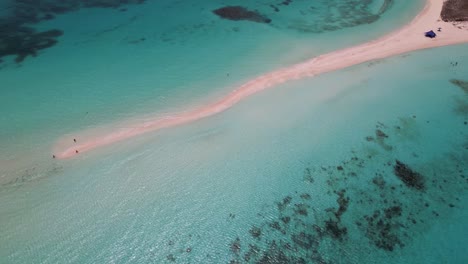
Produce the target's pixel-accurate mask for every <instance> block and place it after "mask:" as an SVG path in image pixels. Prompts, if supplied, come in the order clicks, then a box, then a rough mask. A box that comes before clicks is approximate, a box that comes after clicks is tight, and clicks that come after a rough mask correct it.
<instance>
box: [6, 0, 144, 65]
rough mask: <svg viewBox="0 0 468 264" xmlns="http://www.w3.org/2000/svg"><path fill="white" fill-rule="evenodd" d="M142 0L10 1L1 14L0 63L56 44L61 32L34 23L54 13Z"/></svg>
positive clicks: (109, 6)
mask: <svg viewBox="0 0 468 264" xmlns="http://www.w3.org/2000/svg"><path fill="white" fill-rule="evenodd" d="M143 2H145V0H89V1H84V0H68V1H60V0H35V1H12V2H11V3H10V4H9V5H8V9H7V11H6V12H5V15H4V16H3V17H0V63H1V62H2V60H1V59H2V58H3V57H5V56H9V55H13V56H16V58H15V61H16V63H20V62H22V61H24V59H25V58H26V57H28V56H33V57H34V56H37V55H38V52H39V51H40V50H43V49H47V48H50V47H52V46H54V45H56V44H57V43H58V37H60V36H61V35H62V34H63V33H64V32H63V31H61V30H59V29H51V30H46V31H41V32H38V31H37V30H36V29H34V27H33V25H34V24H36V23H39V22H41V21H44V20H50V19H54V18H55V16H56V15H59V14H64V13H67V12H72V11H76V10H78V9H80V8H90V7H99V8H119V7H120V6H123V5H127V4H141V3H143Z"/></svg>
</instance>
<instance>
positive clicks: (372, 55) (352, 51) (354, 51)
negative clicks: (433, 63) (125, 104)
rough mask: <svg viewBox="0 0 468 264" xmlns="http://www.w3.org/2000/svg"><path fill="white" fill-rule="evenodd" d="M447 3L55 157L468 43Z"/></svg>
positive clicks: (84, 140) (63, 145)
mask: <svg viewBox="0 0 468 264" xmlns="http://www.w3.org/2000/svg"><path fill="white" fill-rule="evenodd" d="M443 2H444V1H443V0H427V1H426V5H425V7H424V9H423V10H422V11H421V13H420V14H418V16H417V17H416V18H415V19H414V20H413V21H412V22H411V23H409V24H408V25H406V26H404V27H403V28H401V29H399V30H397V31H394V32H392V33H390V34H388V35H386V36H384V37H382V38H379V39H376V40H374V41H370V42H367V43H364V44H361V45H358V46H353V47H350V48H346V49H342V50H338V51H334V52H331V53H327V54H323V55H321V56H318V57H315V58H312V59H310V60H307V61H305V62H302V63H299V64H296V65H292V66H290V67H287V68H283V69H279V70H277V71H273V72H270V73H267V74H264V75H261V76H259V77H257V78H255V79H252V80H251V81H248V82H247V83H245V84H243V85H241V86H240V87H238V88H236V89H235V90H234V91H233V92H231V93H230V94H228V95H227V96H226V97H224V98H222V99H220V100H219V101H217V102H215V103H213V104H210V105H207V106H205V107H201V108H198V109H194V110H191V111H187V112H183V113H175V114H173V115H170V116H167V117H165V118H157V119H154V120H150V121H146V122H145V123H143V124H137V125H132V126H131V127H130V126H128V127H124V128H120V129H118V130H114V131H110V132H108V133H107V134H106V133H101V132H100V133H90V134H91V135H86V134H87V133H84V132H83V133H81V132H77V133H75V134H74V135H73V136H65V137H64V138H62V139H60V140H58V142H57V143H56V145H55V146H54V147H53V150H52V152H53V153H52V154H54V155H55V156H56V157H57V158H59V159H66V158H72V157H74V156H76V155H79V154H81V153H84V152H87V151H90V150H92V149H95V148H98V147H102V146H106V145H109V144H112V143H115V142H118V141H122V140H125V139H129V138H132V137H134V136H138V135H141V134H144V133H147V132H150V131H156V130H159V129H162V128H168V127H173V126H176V125H181V124H184V123H188V122H192V121H195V120H198V119H201V118H204V117H208V116H211V115H214V114H217V113H219V112H222V111H224V110H226V109H228V108H230V107H232V106H233V105H235V104H236V103H238V102H239V101H240V100H242V99H243V98H246V97H248V96H250V95H252V94H255V93H257V92H260V91H262V90H264V89H267V88H271V87H274V86H276V85H278V84H281V83H284V82H286V81H289V80H295V79H300V78H304V77H312V76H316V75H318V74H322V73H326V72H330V71H334V70H339V69H343V68H346V67H349V66H353V65H357V64H360V63H363V62H367V61H371V60H375V59H382V58H386V57H390V56H394V55H398V54H402V53H407V52H410V51H415V50H421V49H428V48H434V47H440V46H447V45H455V44H461V43H468V30H467V29H466V24H458V25H454V24H453V23H449V22H444V21H442V20H441V19H440V14H441V10H442V5H443ZM438 28H442V31H441V32H438V31H437V29H438ZM429 30H434V31H435V32H436V33H437V37H436V38H433V39H430V38H426V37H424V32H426V31H429ZM73 138H77V139H78V142H77V143H75V142H74V141H73Z"/></svg>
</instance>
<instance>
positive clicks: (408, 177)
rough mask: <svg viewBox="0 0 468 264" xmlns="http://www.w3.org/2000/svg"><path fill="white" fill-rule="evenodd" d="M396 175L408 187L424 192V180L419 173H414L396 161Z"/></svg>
mask: <svg viewBox="0 0 468 264" xmlns="http://www.w3.org/2000/svg"><path fill="white" fill-rule="evenodd" d="M394 171H395V175H396V176H397V177H398V178H399V179H400V180H401V181H402V182H403V183H404V184H405V185H406V186H408V187H410V188H415V189H417V190H424V178H423V177H422V175H421V174H419V173H418V172H415V171H413V170H412V169H411V168H410V167H409V166H408V165H406V164H404V163H403V162H401V161H399V160H396V163H395V166H394Z"/></svg>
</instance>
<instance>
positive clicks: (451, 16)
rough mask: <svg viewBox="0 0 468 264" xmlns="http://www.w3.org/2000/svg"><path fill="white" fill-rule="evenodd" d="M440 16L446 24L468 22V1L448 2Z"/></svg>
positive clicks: (452, 0)
mask: <svg viewBox="0 0 468 264" xmlns="http://www.w3.org/2000/svg"><path fill="white" fill-rule="evenodd" d="M440 16H441V17H442V20H444V21H445V22H457V21H468V1H466V0H446V1H445V2H444V5H443V6H442V12H441V14H440Z"/></svg>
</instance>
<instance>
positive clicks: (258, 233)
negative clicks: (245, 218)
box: [249, 226, 262, 238]
mask: <svg viewBox="0 0 468 264" xmlns="http://www.w3.org/2000/svg"><path fill="white" fill-rule="evenodd" d="M249 233H250V235H252V237H254V238H260V236H261V235H262V230H261V229H260V228H259V227H256V226H253V227H252V228H251V229H250V230H249Z"/></svg>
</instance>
